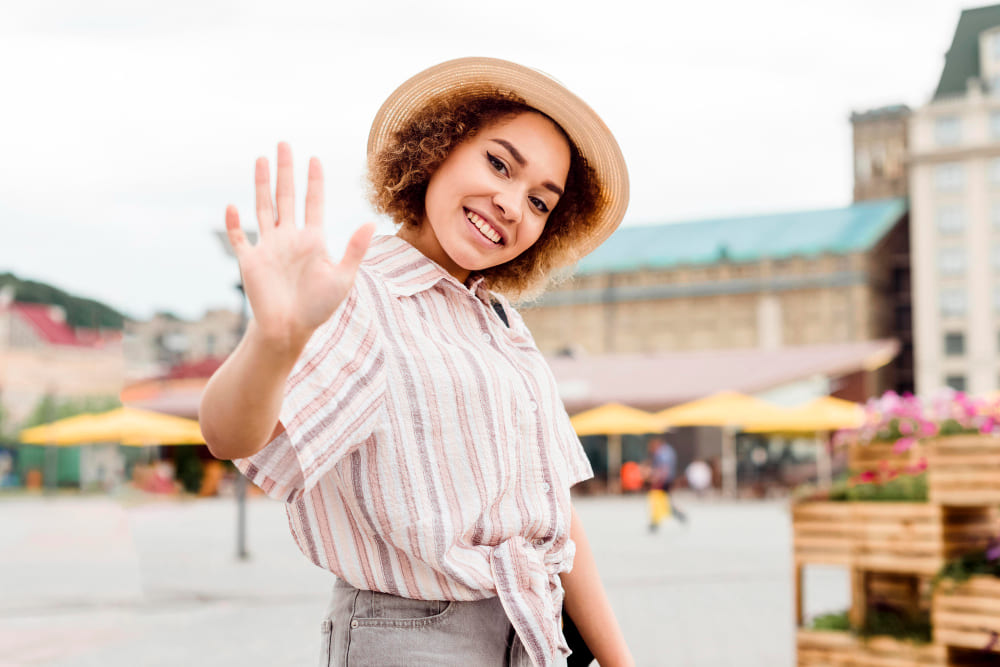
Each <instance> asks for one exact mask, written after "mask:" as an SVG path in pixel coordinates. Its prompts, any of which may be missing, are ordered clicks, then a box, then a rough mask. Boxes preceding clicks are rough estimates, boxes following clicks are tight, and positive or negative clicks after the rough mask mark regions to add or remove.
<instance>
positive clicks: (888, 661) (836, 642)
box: [796, 630, 964, 667]
mask: <svg viewBox="0 0 1000 667" xmlns="http://www.w3.org/2000/svg"><path fill="white" fill-rule="evenodd" d="M796 646H797V649H798V665H799V667H930V666H933V667H950V666H951V665H954V664H964V663H956V662H953V661H952V660H950V659H949V651H948V649H947V647H945V646H940V645H938V644H913V643H910V642H903V641H899V640H897V639H892V638H891V637H871V638H869V639H867V640H865V639H859V638H858V637H855V636H854V635H850V634H847V633H845V632H824V631H819V630H799V631H798V634H797V636H796Z"/></svg>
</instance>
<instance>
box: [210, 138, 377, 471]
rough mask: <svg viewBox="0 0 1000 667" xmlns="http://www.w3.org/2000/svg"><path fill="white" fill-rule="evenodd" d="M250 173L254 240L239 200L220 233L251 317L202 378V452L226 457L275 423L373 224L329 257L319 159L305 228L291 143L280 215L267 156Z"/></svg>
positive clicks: (279, 190) (274, 429)
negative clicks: (299, 216)
mask: <svg viewBox="0 0 1000 667" xmlns="http://www.w3.org/2000/svg"><path fill="white" fill-rule="evenodd" d="M254 178H255V182H256V194H257V222H258V225H259V228H260V241H259V242H258V243H257V244H256V245H250V244H249V243H248V242H247V240H246V237H245V236H244V234H243V230H242V229H241V228H240V219H239V215H238V214H237V212H236V209H235V208H234V207H232V206H230V207H228V208H227V209H226V232H227V233H228V235H229V242H230V244H232V246H233V250H234V251H235V252H236V259H237V260H238V261H239V264H240V274H241V275H242V277H243V286H244V289H245V290H246V293H247V298H248V299H249V300H250V306H251V307H252V308H253V312H254V320H253V322H251V324H250V326H249V327H248V328H247V332H246V335H245V336H244V337H243V340H241V341H240V344H239V345H238V346H237V348H236V350H235V351H234V352H233V354H232V355H230V357H229V358H228V359H227V360H226V362H225V363H224V364H223V365H222V366H221V367H220V368H219V370H217V371H216V372H215V374H214V375H213V376H212V378H211V380H209V382H208V385H207V386H206V387H205V393H204V395H203V396H202V399H201V406H200V409H199V415H198V419H199V421H200V423H201V430H202V434H203V435H204V436H205V441H206V444H207V445H208V448H209V451H211V452H212V455H213V456H215V457H217V458H224V459H231V458H240V457H246V456H250V455H252V454H255V453H257V452H258V451H260V450H261V449H262V448H263V447H264V446H265V445H266V444H267V443H268V442H269V441H270V440H271V439H272V438H273V437H274V436H275V435H277V434H278V433H280V432H281V424H280V423H278V417H279V415H280V412H281V402H282V399H283V397H284V389H285V383H286V381H287V380H288V376H289V375H290V374H291V372H292V369H293V368H294V366H295V362H296V360H297V359H298V358H299V355H300V354H301V353H302V350H303V349H304V348H305V345H306V343H307V342H308V340H309V338H310V336H312V334H313V332H314V331H315V330H316V329H317V328H318V327H319V326H320V325H321V324H323V322H325V321H326V320H328V319H329V318H330V316H331V315H333V312H334V311H335V310H336V309H337V307H338V306H339V305H340V304H341V302H343V301H344V299H346V298H347V295H348V293H349V292H350V290H351V287H352V286H353V284H354V276H355V275H356V274H357V270H358V266H359V265H360V264H361V259H362V258H363V257H364V254H365V251H366V250H367V248H368V243H369V242H370V241H371V237H372V233H373V232H374V230H375V228H374V225H365V226H363V227H361V228H360V229H359V230H358V231H356V232H355V233H354V235H353V236H352V237H351V240H350V241H349V242H348V244H347V249H346V251H345V252H344V257H343V259H342V260H341V261H340V262H339V263H337V262H333V261H332V260H331V259H330V257H329V255H328V254H327V251H326V242H325V240H324V236H323V172H322V170H321V168H320V165H319V161H318V160H316V159H315V158H313V159H312V160H310V162H309V181H308V186H307V189H306V210H305V226H304V227H302V228H299V227H297V226H296V224H295V211H294V208H295V207H294V199H295V195H294V188H293V184H292V152H291V149H290V148H289V147H288V144H284V143H282V144H278V174H277V185H276V188H275V202H276V203H277V216H275V214H274V208H273V207H272V202H271V193H270V189H271V177H270V174H269V172H268V165H267V160H266V159H264V158H260V159H259V160H257V166H256V173H255V177H254Z"/></svg>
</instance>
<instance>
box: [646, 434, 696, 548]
mask: <svg viewBox="0 0 1000 667" xmlns="http://www.w3.org/2000/svg"><path fill="white" fill-rule="evenodd" d="M649 459H650V463H649V494H648V498H649V532H651V533H654V532H656V530H657V529H658V528H659V527H660V523H662V522H663V520H664V519H666V518H667V517H669V516H671V514H672V515H673V516H676V517H677V520H678V521H680V522H681V523H685V522H687V517H686V516H685V515H684V513H683V512H681V511H680V510H679V509H677V507H675V506H672V503H671V502H670V487H671V486H673V483H674V479H676V477H677V452H675V451H674V448H673V447H671V446H670V443H668V442H667V441H666V440H665V439H664V438H653V439H652V440H650V441H649Z"/></svg>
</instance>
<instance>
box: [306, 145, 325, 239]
mask: <svg viewBox="0 0 1000 667" xmlns="http://www.w3.org/2000/svg"><path fill="white" fill-rule="evenodd" d="M313 226H315V227H322V226H323V167H322V166H320V164H319V160H317V159H316V158H310V160H309V179H308V181H307V182H306V227H313Z"/></svg>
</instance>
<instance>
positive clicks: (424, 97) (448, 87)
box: [368, 58, 629, 258]
mask: <svg viewBox="0 0 1000 667" xmlns="http://www.w3.org/2000/svg"><path fill="white" fill-rule="evenodd" d="M497 91H501V92H505V93H506V92H509V93H512V94H513V95H516V96H517V97H519V98H521V99H522V100H524V102H525V103H526V104H527V105H528V106H530V107H532V108H535V109H538V110H539V111H541V112H542V113H544V114H545V115H547V116H548V117H550V118H551V119H552V120H554V121H555V122H556V123H558V124H559V126H560V127H562V129H563V131H565V132H566V134H567V135H568V136H569V138H570V139H571V140H572V141H573V143H574V144H575V145H576V148H577V150H578V151H579V152H580V154H581V155H582V156H583V157H584V159H586V161H587V164H589V165H590V167H591V168H592V169H593V170H594V172H595V174H596V176H597V180H598V183H599V185H600V192H601V201H600V204H599V206H598V209H597V210H596V211H595V212H594V215H595V217H596V218H597V220H596V224H595V225H594V226H593V228H592V233H591V234H590V235H589V236H588V237H587V238H584V239H581V240H580V243H579V246H578V247H577V251H578V253H577V258H579V257H583V256H584V255H586V254H587V253H588V252H590V251H591V250H593V249H594V248H596V247H597V246H599V245H600V244H601V243H602V242H603V241H604V240H605V239H606V238H608V237H609V236H611V233H612V232H614V231H615V229H617V227H618V225H619V224H621V221H622V218H623V217H625V209H626V208H628V199H629V182H628V169H627V168H626V166H625V158H624V156H623V155H622V152H621V148H619V146H618V142H617V141H615V138H614V135H612V134H611V130H609V129H608V127H607V126H606V125H605V124H604V121H602V120H601V118H600V116H598V115H597V113H595V112H594V110H593V109H591V108H590V107H589V106H588V105H587V103H586V102H584V101H583V100H581V99H580V98H579V97H577V96H576V95H574V94H573V93H572V92H570V91H569V90H567V89H566V88H565V87H564V86H563V85H562V84H560V83H559V82H558V81H556V80H555V79H553V78H552V77H550V76H548V75H546V74H543V73H542V72H539V71H537V70H534V69H531V68H530V67H524V66H523V65H518V64H516V63H512V62H509V61H506V60H499V59H496V58H459V59H457V60H449V61H447V62H444V63H441V64H439V65H435V66H434V67H431V68H429V69H426V70H424V71H422V72H420V73H419V74H417V75H416V76H413V77H412V78H410V79H408V80H407V81H406V82H404V83H403V84H402V85H401V86H399V87H398V88H397V89H396V90H395V91H393V93H392V94H391V95H390V96H389V98H388V99H387V100H386V101H385V102H384V103H383V104H382V107H381V108H380V109H379V110H378V113H376V114H375V120H374V121H373V122H372V128H371V132H370V133H369V135H368V155H372V154H374V153H378V152H380V151H381V150H382V149H383V148H385V146H386V145H387V144H388V142H389V141H391V140H392V138H393V136H394V135H395V133H396V132H398V131H399V130H401V129H403V128H404V127H406V125H407V124H408V123H409V121H410V119H411V118H412V117H413V115H414V114H415V113H416V112H418V111H419V110H420V109H422V108H424V107H425V106H426V105H427V104H428V103H429V102H431V101H432V100H437V99H440V98H442V97H450V96H463V97H468V98H470V99H474V98H476V97H487V96H493V95H495V94H496V93H497Z"/></svg>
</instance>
